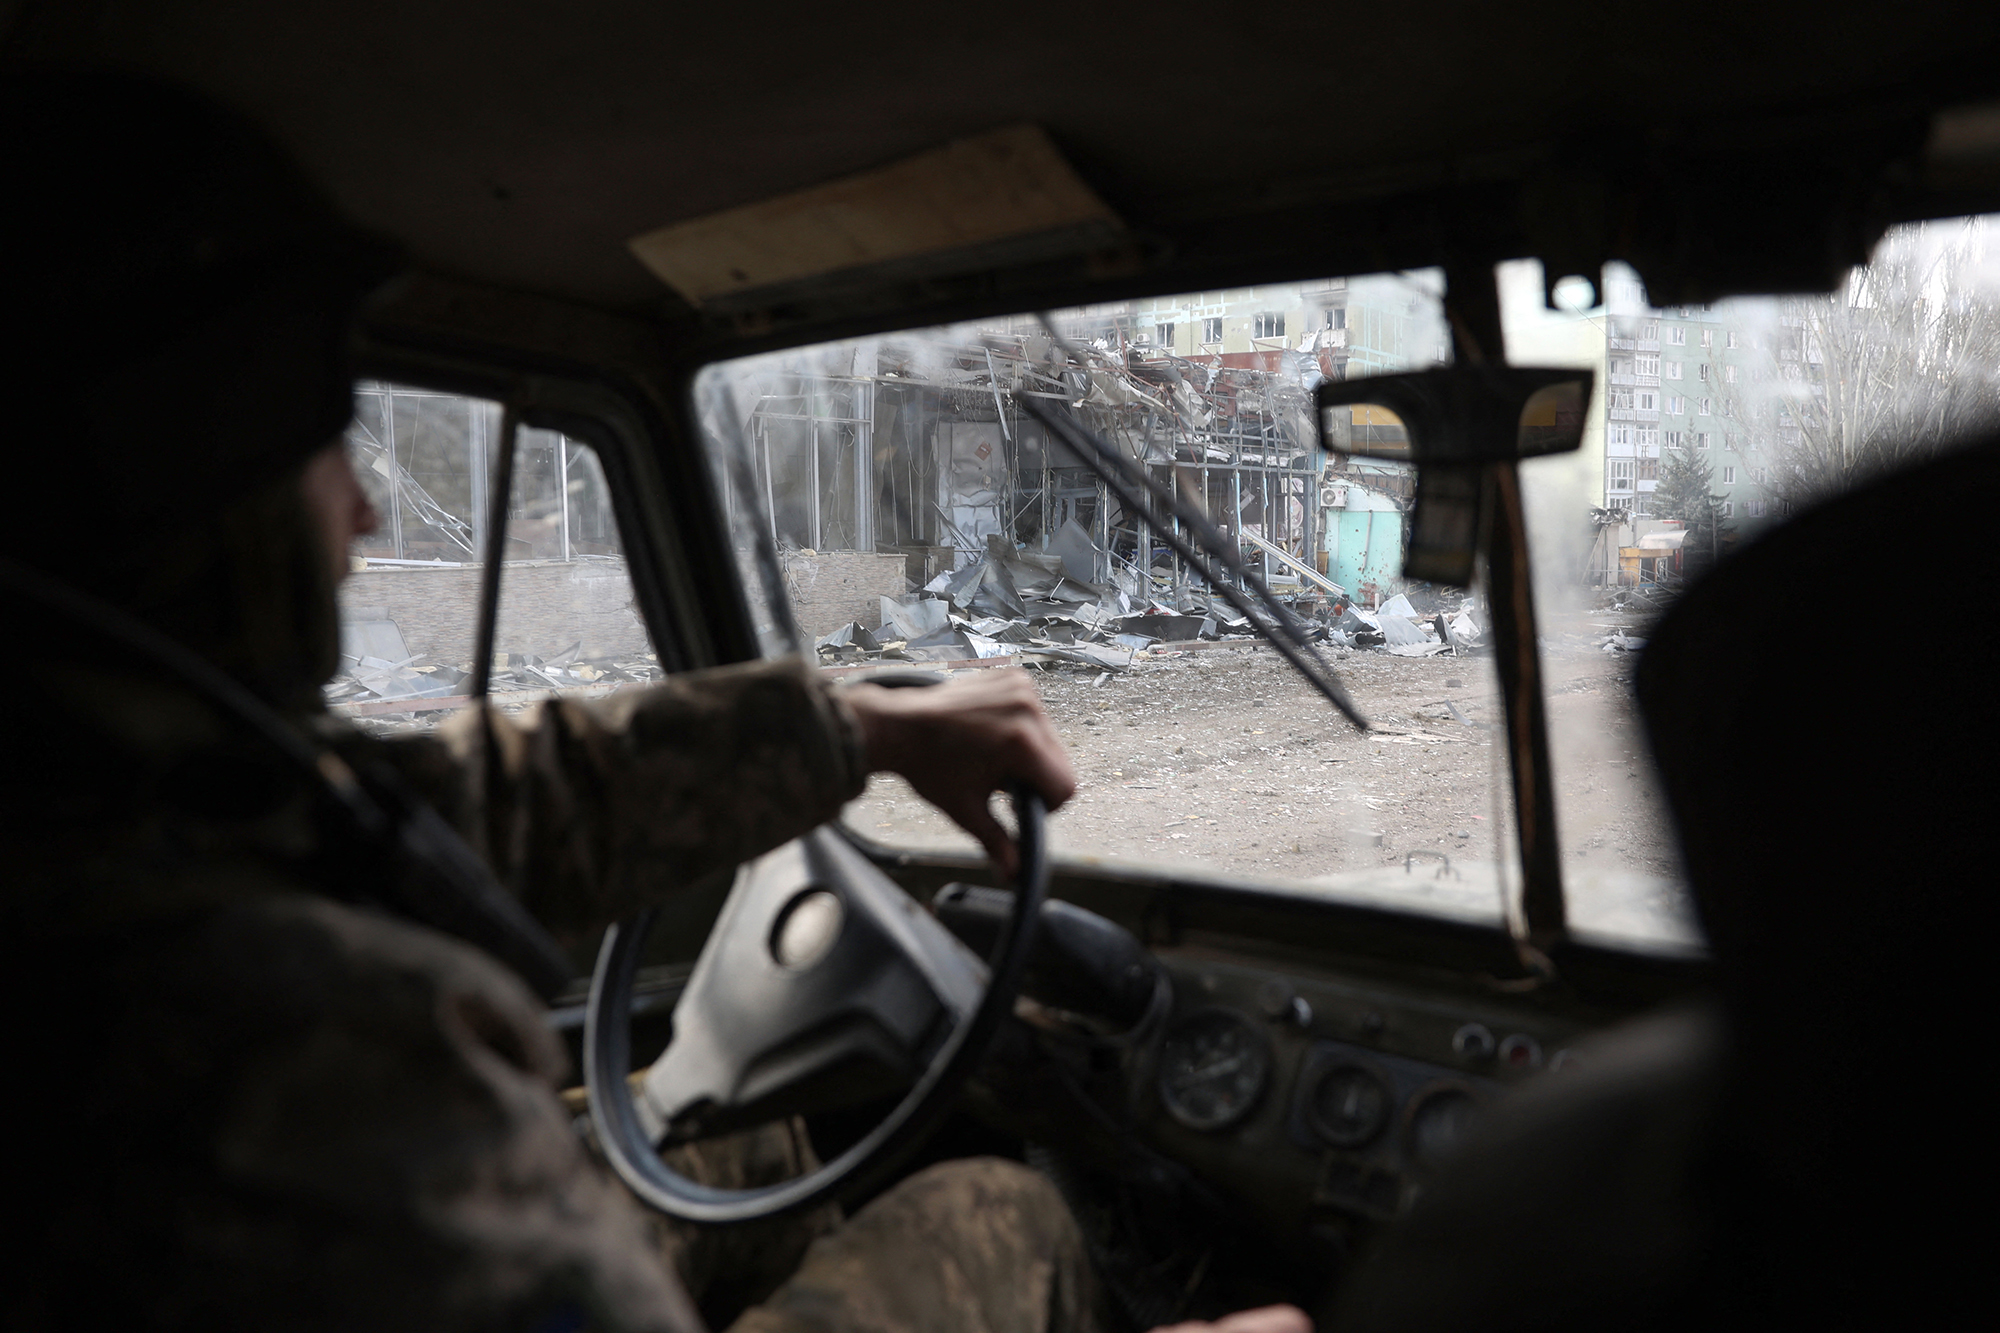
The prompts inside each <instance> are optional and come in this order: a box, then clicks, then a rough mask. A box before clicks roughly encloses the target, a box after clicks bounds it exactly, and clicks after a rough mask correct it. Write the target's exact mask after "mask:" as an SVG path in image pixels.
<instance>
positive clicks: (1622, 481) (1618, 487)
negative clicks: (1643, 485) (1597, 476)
mask: <svg viewBox="0 0 2000 1333" xmlns="http://www.w3.org/2000/svg"><path fill="white" fill-rule="evenodd" d="M1604 466H1605V475H1606V476H1607V477H1608V478H1609V479H1610V489H1611V490H1614V491H1629V490H1631V489H1632V460H1631V459H1629V458H1611V459H1607V460H1605V465H1604Z"/></svg>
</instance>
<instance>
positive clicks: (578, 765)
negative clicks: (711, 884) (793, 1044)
mask: <svg viewBox="0 0 2000 1333" xmlns="http://www.w3.org/2000/svg"><path fill="white" fill-rule="evenodd" d="M387 749H388V750H389V752H390V754H391V757H392V762H393V763H394V765H395V767H396V768H397V769H398V770H400V771H401V772H402V774H403V775H404V777H405V778H406V779H408V780H409V781H410V782H411V783H413V784H414V785H415V786H416V787H417V788H418V789H419V790H420V791H421V792H422V794H423V795H425V796H426V797H427V798H428V799H430V800H431V802H432V803H433V804H435V805H436V806H437V807H438V808H439V810H440V811H442V812H443V813H444V814H445V816H446V818H447V819H449V820H451V821H452V822H453V823H454V824H455V825H456V826H457V827H458V828H459V829H460V830H461V831H462V832H463V833H464V834H465V835H466V836H467V837H468V838H469V839H470V840H471V841H472V843H473V845H474V846H475V847H476V848H477V849H478V850H479V851H480V852H481V853H482V854H483V855H484V856H485V857H486V858H487V860H488V862H489V863H490V864H491V865H492V866H493V868H494V869H495V871H497V872H498V873H499V875H500V876H501V878H502V879H503V880H504V881H506V882H507V883H508V884H509V885H510V886H511V887H512V888H513V889H514V890H515V891H516V892H517V893H519V894H520V896H521V897H522V899H523V901H524V902H526V904H527V906H528V908H529V910H530V911H532V912H533V913H534V914H535V915H536V917H537V918H538V919H540V920H541V921H542V922H543V923H544V924H546V925H547V926H548V927H549V928H550V929H551V930H553V931H555V932H556V933H557V934H558V935H559V936H565V937H576V936H580V935H583V934H585V933H587V932H590V931H593V930H595V929H596V928H598V927H600V926H602V925H603V924H604V923H605V922H607V921H611V920H614V919H616V918H618V917H620V916H624V915H627V914H629V913H630V912H631V911H633V910H634V909H636V908H638V907H640V906H642V905H645V904H647V903H650V902H657V901H659V900H660V899H661V898H662V897H664V896H665V895H667V894H670V893H672V892H673V891H674V890H676V889H678V888H681V887H684V886H686V885H688V884H690V883H692V882H694V881H695V880H697V879H699V878H701V877H702V876H704V875H706V874H709V873H710V872H713V871H716V870H721V869H725V868H727V867H729V866H732V865H735V864H736V863H738V862H740V861H744V860H747V859H749V858H750V857H753V856H756V855H758V854H759V853H761V852H765V851H768V850H770V849H771V848H773V847H775V846H777V845H779V844H780V843H782V842H784V841H786V840H787V839H789V838H792V837H795V836H797V835H798V834H800V833H803V832H805V831H806V830H808V829H810V828H812V827H814V826H815V825H817V824H821V823H824V822H825V821H826V820H828V819H831V818H832V817H833V816H834V815H835V814H836V813H838V812H839V810H840V807H841V806H842V805H843V804H844V803H846V802H847V801H848V800H850V799H852V798H853V797H855V796H857V795H859V794H860V792H861V788H862V785H863V783H864V782H865V780H866V777H867V764H866V760H865V756H864V754H863V752H862V749H861V744H860V738H859V735H858V733H857V731H856V728H855V725H854V720H853V717H852V715H851V714H850V713H849V712H848V710H847V708H846V706H845V705H844V704H843V703H841V702H840V700H839V699H838V698H837V697H836V696H835V694H834V693H833V692H832V691H831V690H830V689H829V688H828V687H827V686H826V685H825V684H824V683H823V682H822V681H821V679H820V678H819V676H818V674H817V673H816V672H815V671H813V670H812V669H811V668H810V667H809V666H807V664H806V663H805V662H804V661H803V660H801V659H799V658H787V659H783V660H779V661H774V662H755V663H746V664H742V665H737V666H730V667H721V668H717V669H714V670H708V671H694V672H688V673H686V674H684V675H680V676H676V677H674V678H672V679H670V680H668V681H666V682H664V683H663V684H660V685H656V686H652V687H650V688H647V689H642V690H631V691H627V692H623V693H619V694H615V695H612V696H611V697H609V698H605V699H596V700H575V699H555V700H550V701H548V702H545V703H539V704H534V705H531V706H530V707H528V708H527V709H525V710H524V711H522V712H520V713H518V714H512V715H510V714H508V713H506V712H504V711H502V710H500V709H497V708H486V709H484V710H467V711H466V712H464V713H461V714H459V715H458V716H456V717H454V718H453V719H452V720H451V721H450V722H448V723H447V724H446V725H445V726H443V727H441V728H439V730H438V731H437V732H436V733H434V734H433V735H432V736H428V737H421V738H414V737H413V738H410V739H408V740H397V741H392V742H389V743H388V745H387Z"/></svg>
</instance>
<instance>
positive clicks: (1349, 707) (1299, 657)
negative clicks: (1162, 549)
mask: <svg viewBox="0 0 2000 1333" xmlns="http://www.w3.org/2000/svg"><path fill="white" fill-rule="evenodd" d="M1021 410H1022V411H1024V412H1026V413H1027V414H1028V415H1029V416H1031V417H1033V418H1034V419H1035V420H1037V421H1039V422H1041V423H1042V424H1043V425H1044V426H1047V427H1048V428H1049V429H1050V430H1051V431H1053V432H1054V433H1055V434H1057V435H1058V436H1060V437H1061V438H1062V440H1063V442H1064V443H1065V444H1067V445H1069V447H1070V450H1071V452H1073V453H1074V454H1076V456H1077V457H1078V458H1079V459H1081V460H1082V462H1083V464H1084V466H1085V467H1087V468H1089V469H1090V470H1091V471H1092V472H1094V473H1096V474H1097V476H1098V479H1099V480H1101V481H1102V482H1103V483H1104V485H1105V487H1106V488H1107V489H1108V490H1110V491H1111V493H1112V494H1113V495H1115V496H1117V497H1118V501H1119V503H1120V504H1122V505H1124V506H1125V507H1126V508H1127V509H1129V510H1130V511H1132V513H1134V514H1135V515H1139V516H1142V517H1144V518H1145V519H1146V520H1147V522H1148V523H1150V524H1151V526H1152V528H1153V530H1154V531H1156V532H1158V533H1159V534H1160V536H1161V538H1163V539H1164V540H1165V541H1166V543H1167V545H1169V546H1171V547H1173V549H1174V553H1175V554H1176V555H1178V556H1180V558H1181V559H1183V560H1185V561H1187V562H1188V564H1190V565H1192V566H1193V567H1194V570H1195V572H1196V573H1197V574H1199V575H1200V576H1201V578H1202V580H1203V581H1204V582H1206V583H1207V584H1208V586H1209V588H1210V589H1211V590H1213V591H1215V592H1219V593H1221V594H1222V596H1223V599H1224V600H1225V601H1227V602H1228V603H1229V604H1230V605H1231V606H1233V607H1235V608H1236V609H1237V610H1238V611H1240V612H1242V613H1243V618H1244V619H1245V620H1247V621H1249V622H1250V624H1251V626H1252V627H1253V628H1255V629H1256V630H1257V632H1258V633H1259V634H1262V635H1263V636H1264V637H1265V638H1266V639H1268V640H1270V643H1271V646H1272V647H1273V648H1276V649H1277V650H1278V653H1279V655H1280V656H1282V657H1283V658H1284V659H1285V660H1286V661H1287V662H1289V663H1291V664H1292V667H1293V668H1294V669H1295V670H1296V671H1297V672H1298V673H1299V674H1300V675H1302V676H1304V677H1305V678H1306V681H1307V683H1308V684H1310V685H1311V686H1312V687H1313V688H1314V689H1315V690H1318V691H1319V692H1320V694H1321V695H1323V696H1324V697H1325V698H1326V701H1327V702H1328V703H1330V704H1332V705H1333V706H1334V707H1335V708H1337V709H1339V710H1340V713H1341V716H1343V717H1345V718H1346V719H1347V720H1348V721H1349V722H1352V723H1353V724H1354V725H1355V726H1356V727H1358V728H1359V729H1360V730H1362V731H1366V730H1368V719H1367V718H1365V717H1363V716H1361V711H1360V710H1359V709H1358V708H1356V707H1355V706H1354V701H1353V700H1352V699H1350V698H1348V696H1347V691H1346V689H1344V688H1343V687H1342V686H1341V683H1340V681H1339V679H1338V678H1336V677H1335V676H1334V674H1333V668H1332V667H1331V666H1330V665H1328V663H1327V661H1326V659H1325V658H1324V657H1322V656H1320V654H1319V650H1318V649H1317V648H1315V647H1314V646H1313V643H1312V639H1311V638H1310V637H1309V636H1308V635H1307V633H1306V630H1305V627H1304V626H1303V625H1301V624H1300V623H1299V621H1298V618H1297V617H1296V616H1294V615H1293V614H1292V613H1291V611H1290V610H1289V609H1287V608H1286V607H1285V606H1284V605H1283V604H1282V603H1280V602H1279V601H1278V599H1277V598H1276V597H1275V596H1273V595H1272V593H1271V590H1270V588H1269V587H1267V586H1266V585H1265V583H1264V580H1263V577H1262V576H1261V575H1259V574H1258V573H1257V572H1256V571H1255V570H1254V569H1251V568H1250V567H1249V565H1248V564H1247V563H1246V562H1245V561H1243V560H1242V559H1241V557H1240V555H1239V554H1238V553H1237V552H1236V551H1235V549H1234V544H1233V543H1229V542H1226V541H1225V540H1224V538H1223V536H1222V534H1221V533H1220V532H1218V531H1217V530H1216V528H1215V525H1214V524H1212V523H1210V522H1209V521H1208V516H1207V515H1206V514H1204V513H1202V512H1201V511H1200V510H1198V509H1196V508H1195V507H1194V506H1193V505H1191V504H1189V503H1188V502H1187V501H1185V500H1182V499H1181V498H1180V497H1179V496H1176V495H1175V494H1174V493H1173V492H1172V491H1171V490H1169V489H1168V488H1167V487H1165V486H1163V485H1162V484H1161V483H1160V482H1159V481H1157V480H1155V479H1154V478H1153V477H1152V476H1150V475H1148V474H1147V472H1146V469H1145V468H1144V467H1143V466H1140V465H1137V464H1134V463H1133V462H1132V460H1130V459H1128V458H1126V457H1125V455H1124V454H1123V453H1121V452H1120V451H1119V450H1117V449H1115V448H1113V447H1112V446H1111V445H1110V444H1109V443H1107V442H1106V441H1105V440H1104V439H1103V438H1101V437H1100V436H1099V435H1098V434H1097V433H1096V432H1094V431H1092V430H1090V429H1089V428H1088V427H1086V426H1084V425H1083V424H1082V423H1081V422H1078V421H1074V420H1071V419H1070V418H1069V417H1068V416H1067V415H1066V414H1065V413H1060V412H1057V411H1055V410H1054V409H1052V408H1050V407H1049V406H1048V405H1047V404H1045V403H1043V402H1040V401H1038V400H1036V399H1033V398H1026V397H1024V398H1022V399H1021ZM1149 500H1151V501H1157V502H1158V504H1159V505H1162V506H1164V507H1165V509H1166V511H1167V513H1168V514H1170V515H1172V516H1173V517H1174V518H1177V519H1179V520H1180V525H1181V527H1182V528H1183V529H1185V530H1186V531H1187V532H1192V533H1194V534H1195V536H1196V538H1197V539H1198V540H1199V541H1200V542H1201V544H1202V546H1204V547H1206V548H1207V549H1208V551H1209V552H1210V553H1212V554H1213V555H1214V556H1215V557H1216V558H1217V559H1218V560H1220V561H1221V562H1222V563H1223V565H1224V567H1225V569H1226V570H1227V571H1228V572H1229V573H1233V574H1235V575H1237V576H1238V577H1240V578H1241V579H1242V580H1243V582H1244V583H1246V584H1248V585H1249V587H1250V590H1251V591H1252V592H1254V593H1255V595H1256V598H1257V601H1258V602H1259V603H1261V605H1254V604H1253V603H1252V602H1251V599H1250V597H1249V596H1247V595H1245V593H1244V590H1243V589H1241V588H1239V587H1237V586H1236V585H1235V584H1233V583H1231V582H1230V581H1229V580H1228V579H1227V578H1224V577H1220V576H1219V574H1218V571H1217V570H1216V569H1215V568H1214V566H1213V565H1211V564H1210V563H1209V561H1208V560H1207V559H1206V558H1205V557H1204V555H1203V554H1202V552H1200V551H1198V550H1196V549H1195V547H1194V545H1193V544H1192V543H1190V542H1189V541H1188V540H1187V538H1186V537H1185V536H1183V535H1182V532H1181V531H1178V530H1176V528H1175V526H1174V524H1172V523H1169V522H1164V521H1163V516H1162V515H1161V513H1160V511H1159V509H1158V508H1156V507H1155V505H1154V504H1153V503H1149Z"/></svg>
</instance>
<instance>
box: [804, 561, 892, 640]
mask: <svg viewBox="0 0 2000 1333" xmlns="http://www.w3.org/2000/svg"><path fill="white" fill-rule="evenodd" d="M784 562H785V582H786V584H787V586H789V587H790V589H791V593H792V613H793V614H794V615H795V616H797V617H798V621H799V631H800V633H802V634H803V635H805V637H806V639H807V641H808V642H810V641H811V640H813V639H817V638H819V637H820V636H822V635H824V634H829V633H831V632H832V631H834V630H836V629H839V628H840V627H841V626H842V625H845V624H846V623H847V622H848V621H850V620H856V621H859V622H861V627H862V628H863V629H867V630H873V629H874V628H875V627H876V626H877V625H880V624H881V623H882V603H881V600H880V599H881V598H884V597H896V596H900V595H901V594H902V593H904V592H906V591H908V589H909V581H908V580H907V579H905V578H904V577H903V557H902V556H901V555H897V554H891V555H879V554H877V553H875V552H873V551H820V552H815V553H814V554H812V555H804V554H801V553H799V552H797V551H793V552H790V553H788V554H787V555H785V557H784Z"/></svg>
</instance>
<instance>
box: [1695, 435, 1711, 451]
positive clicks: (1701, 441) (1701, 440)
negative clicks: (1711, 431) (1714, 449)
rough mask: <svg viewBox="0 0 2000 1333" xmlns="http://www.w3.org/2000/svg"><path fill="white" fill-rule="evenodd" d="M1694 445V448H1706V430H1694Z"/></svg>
mask: <svg viewBox="0 0 2000 1333" xmlns="http://www.w3.org/2000/svg"><path fill="white" fill-rule="evenodd" d="M1694 447H1695V448H1697V449H1706V448H1708V432H1707V431H1705V430H1698V431H1696V432H1695V433H1694Z"/></svg>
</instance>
